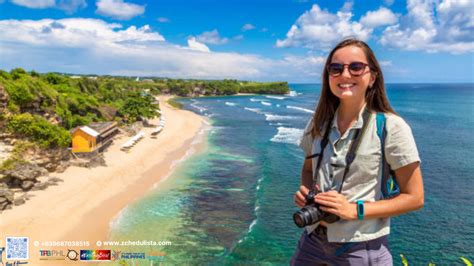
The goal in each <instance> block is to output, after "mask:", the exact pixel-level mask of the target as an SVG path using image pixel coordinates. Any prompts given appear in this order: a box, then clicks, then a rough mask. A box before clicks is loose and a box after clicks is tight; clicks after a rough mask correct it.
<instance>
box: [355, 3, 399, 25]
mask: <svg viewBox="0 0 474 266" xmlns="http://www.w3.org/2000/svg"><path fill="white" fill-rule="evenodd" d="M397 21H398V19H397V16H396V15H395V14H394V13H393V12H392V11H391V10H390V9H387V8H385V7H381V8H379V9H378V10H376V11H368V12H367V13H366V14H365V15H364V16H363V17H362V18H361V19H360V23H362V25H364V26H366V27H369V28H375V27H379V26H384V25H392V24H395V23H397Z"/></svg>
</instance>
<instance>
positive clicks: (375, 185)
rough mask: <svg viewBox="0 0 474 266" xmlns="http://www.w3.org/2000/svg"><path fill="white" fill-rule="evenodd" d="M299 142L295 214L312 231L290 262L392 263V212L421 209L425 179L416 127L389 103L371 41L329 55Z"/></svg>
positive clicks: (341, 47)
mask: <svg viewBox="0 0 474 266" xmlns="http://www.w3.org/2000/svg"><path fill="white" fill-rule="evenodd" d="M300 146H301V147H302V148H303V150H304V152H305V155H306V159H305V161H304V165H303V170H302V175H301V187H300V190H299V191H297V192H296V194H295V203H296V205H297V206H299V207H301V208H302V209H301V210H300V211H299V212H297V213H295V215H294V219H295V223H296V224H297V225H298V226H299V227H304V226H306V232H304V233H303V235H302V236H301V239H300V241H299V243H298V247H297V249H296V252H295V254H294V256H293V258H292V265H326V264H329V265H348V264H350V265H368V264H374V265H392V264H393V262H392V256H391V254H390V251H389V248H388V237H387V236H388V234H389V232H390V217H392V216H396V215H400V214H403V213H407V212H410V211H413V210H416V209H419V208H421V207H422V206H423V204H424V193H423V182H422V177H421V171H420V166H419V163H420V158H419V156H418V151H417V148H416V144H415V141H414V138H413V135H412V133H411V130H410V127H409V126H408V125H407V124H406V123H405V121H404V120H403V119H402V118H400V117H398V116H397V115H396V114H395V112H394V111H393V109H392V107H391V106H390V104H389V102H388V99H387V96H386V93H385V85H384V81H383V74H382V71H381V68H380V65H379V63H378V62H377V59H376V58H375V55H374V54H373V52H372V50H371V49H370V48H369V46H368V45H367V44H366V43H364V42H362V41H359V40H355V39H348V40H345V41H342V42H341V43H339V44H338V45H337V46H336V47H335V48H334V49H333V50H332V51H331V53H330V54H329V56H328V59H327V61H326V67H325V69H324V73H323V84H322V89H321V97H320V99H319V103H318V107H317V109H316V112H315V114H314V117H313V118H312V120H311V121H310V122H309V123H308V126H307V127H306V129H305V131H304V134H303V138H302V140H301V144H300ZM384 169H385V170H384ZM389 169H390V170H391V171H393V172H394V173H395V176H394V178H395V179H390V178H389V172H388V171H389ZM388 184H391V186H389V185H388Z"/></svg>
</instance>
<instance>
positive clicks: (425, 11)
mask: <svg viewBox="0 0 474 266" xmlns="http://www.w3.org/2000/svg"><path fill="white" fill-rule="evenodd" d="M407 9H408V12H407V14H406V15H405V16H404V17H403V18H402V20H401V22H400V23H397V24H396V25H393V26H389V27H387V28H386V29H385V30H384V32H383V34H382V37H381V40H380V42H381V43H382V44H383V45H386V46H388V47H393V48H399V49H403V50H410V51H418V50H422V51H427V52H449V53H454V54H456V53H466V52H472V51H474V17H473V16H472V10H473V7H472V4H471V3H469V0H444V1H442V2H441V3H440V4H439V5H438V6H436V3H435V2H430V1H425V2H419V1H414V0H409V1H408V3H407ZM435 10H436V15H437V17H436V16H435ZM469 10H470V11H469Z"/></svg>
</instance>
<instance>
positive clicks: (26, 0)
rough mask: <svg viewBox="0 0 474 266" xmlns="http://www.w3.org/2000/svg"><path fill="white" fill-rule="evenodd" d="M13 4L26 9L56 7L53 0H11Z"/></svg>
mask: <svg viewBox="0 0 474 266" xmlns="http://www.w3.org/2000/svg"><path fill="white" fill-rule="evenodd" d="M11 1H12V3H13V4H15V5H19V6H24V7H28V8H49V7H54V6H55V5H56V2H55V0H11Z"/></svg>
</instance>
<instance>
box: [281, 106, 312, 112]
mask: <svg viewBox="0 0 474 266" xmlns="http://www.w3.org/2000/svg"><path fill="white" fill-rule="evenodd" d="M286 108H288V109H295V110H299V111H303V112H307V113H313V111H312V110H309V109H306V108H302V107H298V106H291V105H287V106H286Z"/></svg>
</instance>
